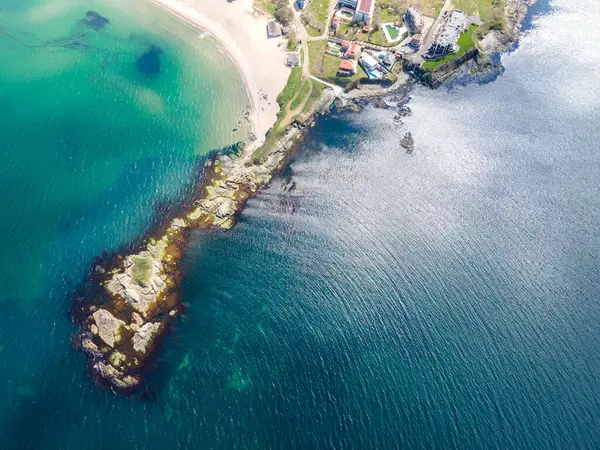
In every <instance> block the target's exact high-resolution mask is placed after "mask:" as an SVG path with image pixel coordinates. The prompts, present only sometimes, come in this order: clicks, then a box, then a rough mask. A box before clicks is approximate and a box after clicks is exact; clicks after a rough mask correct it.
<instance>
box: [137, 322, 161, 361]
mask: <svg viewBox="0 0 600 450" xmlns="http://www.w3.org/2000/svg"><path fill="white" fill-rule="evenodd" d="M160 327H161V325H160V323H159V322H148V323H146V324H144V325H142V326H141V327H140V328H139V329H138V330H137V331H136V332H135V334H134V335H133V339H132V341H133V349H134V350H135V351H136V352H138V353H142V354H146V353H148V350H149V349H150V346H151V345H152V343H153V342H154V337H155V336H156V334H157V333H158V332H159V330H160Z"/></svg>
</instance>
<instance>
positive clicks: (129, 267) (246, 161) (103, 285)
mask: <svg viewBox="0 0 600 450" xmlns="http://www.w3.org/2000/svg"><path fill="white" fill-rule="evenodd" d="M525 11H526V7H524V6H523V2H522V0H509V2H508V3H507V18H508V20H509V23H510V24H511V27H509V30H512V31H509V32H507V33H506V34H501V35H498V33H494V34H493V35H492V36H491V37H490V38H487V37H486V39H484V42H485V45H486V46H488V47H487V48H488V50H490V51H491V49H496V48H498V47H499V46H503V47H505V46H506V45H507V44H508V43H509V42H511V40H512V41H514V40H515V39H516V38H517V37H518V34H519V29H520V23H521V21H522V19H523V17H524V13H525ZM490 34H492V33H490ZM399 88H404V89H406V83H399V84H398V85H396V86H395V87H394V89H399ZM393 92H394V91H393V90H390V89H385V90H381V91H379V92H377V91H375V93H374V92H373V91H372V90H366V91H365V93H364V95H362V97H363V98H364V97H373V96H383V95H391V94H393ZM336 96H337V97H340V95H339V91H337V90H334V89H331V88H326V89H324V90H323V91H322V93H321V99H320V101H318V102H315V103H314V104H313V105H312V108H311V110H310V111H309V113H307V114H304V116H303V120H302V122H299V120H298V119H296V120H294V121H293V122H292V123H289V124H286V126H285V128H284V129H283V130H277V128H276V126H275V127H274V128H273V129H272V130H271V132H270V134H268V135H267V138H266V140H265V142H264V144H262V146H261V147H259V148H257V146H256V145H246V146H244V145H242V146H241V148H240V149H238V151H237V152H233V153H229V154H219V155H216V156H213V157H212V158H210V159H209V160H208V161H207V162H206V164H205V170H204V175H203V180H204V182H203V184H202V185H201V186H200V188H199V189H198V190H197V192H196V194H195V195H194V198H193V202H192V206H191V207H190V208H189V209H187V210H186V211H185V212H183V213H181V214H178V215H177V217H174V218H172V219H170V220H168V221H167V222H166V224H164V225H163V226H161V227H159V228H158V229H157V230H156V231H155V232H154V233H152V234H151V235H150V236H149V237H148V238H146V239H144V240H143V241H141V242H140V243H139V244H138V245H136V246H135V247H134V250H133V251H131V252H128V253H126V254H123V255H116V256H115V257H114V258H111V259H108V260H107V261H108V262H106V261H105V262H103V263H100V264H97V265H96V266H95V267H93V269H92V275H91V283H90V286H91V288H90V289H88V291H87V292H85V293H84V294H82V295H78V296H76V297H75V298H74V307H73V314H74V317H75V320H76V322H77V323H78V324H79V326H80V331H79V332H78V333H77V334H76V335H75V337H74V343H75V345H76V347H77V348H79V349H80V350H82V351H83V352H84V353H85V354H86V355H87V356H88V358H89V362H90V367H91V369H92V373H93V374H94V375H95V379H96V380H97V381H98V382H99V383H102V384H106V385H108V386H109V387H111V388H112V389H115V390H117V391H120V392H131V391H132V390H135V389H136V388H137V387H139V386H140V385H141V384H142V382H143V376H144V373H145V370H146V369H147V368H148V367H150V366H151V362H152V361H153V359H154V357H155V355H156V349H157V347H158V344H159V342H160V340H161V337H162V336H163V335H164V334H165V332H166V331H167V330H168V328H169V325H170V323H171V322H172V321H173V320H175V318H176V317H177V316H179V315H180V314H181V312H182V310H181V308H182V307H181V304H180V301H179V299H178V287H179V284H180V281H181V274H180V270H179V264H180V260H181V257H182V254H183V252H184V250H185V247H186V245H187V243H188V238H189V234H190V231H192V230H194V229H208V228H219V229H224V230H228V229H230V228H232V227H233V226H234V224H235V222H236V217H237V215H238V214H239V213H240V211H241V210H242V209H243V207H244V205H245V204H246V202H247V200H248V198H250V197H251V196H253V195H254V194H256V193H257V192H258V191H259V190H260V189H262V188H264V187H265V186H267V185H268V184H269V182H270V181H271V179H272V177H273V176H274V175H275V174H276V173H277V172H278V171H279V170H281V169H282V168H283V167H284V165H285V164H286V161H287V159H288V157H289V155H290V154H291V152H292V151H293V149H294V148H295V146H296V145H297V144H298V143H299V142H300V140H301V137H302V135H303V129H304V127H306V126H307V125H309V124H310V123H311V121H312V120H313V118H314V117H315V116H316V115H318V114H319V113H322V112H324V111H328V109H329V107H330V105H332V103H333V102H334V100H335V99H336ZM404 97H405V98H408V96H407V95H405V96H404ZM360 98H361V95H354V96H353V101H357V99H358V100H360ZM339 100H342V102H341V103H347V102H349V101H350V100H349V98H348V97H344V96H342V98H341V99H340V98H338V101H336V104H337V103H340V101H339ZM254 107H255V108H256V104H254ZM255 113H256V111H255ZM286 117H287V116H286ZM280 118H281V117H280ZM261 140H262V139H261ZM401 146H402V147H403V148H405V149H406V151H407V152H412V151H413V148H414V141H413V139H412V136H411V135H410V133H407V134H406V135H405V136H404V138H403V140H402V142H401Z"/></svg>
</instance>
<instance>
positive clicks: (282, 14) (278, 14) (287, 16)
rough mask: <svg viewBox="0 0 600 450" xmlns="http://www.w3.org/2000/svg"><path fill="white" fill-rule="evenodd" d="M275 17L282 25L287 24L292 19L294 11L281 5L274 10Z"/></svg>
mask: <svg viewBox="0 0 600 450" xmlns="http://www.w3.org/2000/svg"><path fill="white" fill-rule="evenodd" d="M275 18H276V19H277V20H278V21H279V22H281V23H282V24H283V25H289V24H290V23H291V22H292V20H294V11H292V8H290V7H289V6H283V7H281V8H278V9H277V11H275Z"/></svg>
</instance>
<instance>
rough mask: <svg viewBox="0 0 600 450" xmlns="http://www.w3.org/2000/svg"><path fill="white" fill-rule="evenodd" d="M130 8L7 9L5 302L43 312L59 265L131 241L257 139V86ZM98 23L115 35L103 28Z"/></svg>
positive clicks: (1, 39) (150, 11) (0, 138)
mask: <svg viewBox="0 0 600 450" xmlns="http://www.w3.org/2000/svg"><path fill="white" fill-rule="evenodd" d="M119 5H120V2H116V1H115V2H111V1H86V2H71V1H54V2H48V1H46V2H29V4H27V3H25V4H22V3H21V2H14V3H12V2H9V3H8V5H7V6H4V2H3V6H4V7H3V8H2V10H0V32H1V34H0V45H1V48H2V54H3V60H4V61H5V62H4V63H3V64H2V65H1V66H0V120H1V122H2V123H3V124H4V126H3V127H2V130H1V131H0V150H1V152H2V155H3V159H4V160H3V164H2V165H1V167H0V183H1V187H2V192H3V197H2V200H1V203H0V206H1V208H2V210H3V211H4V220H2V221H1V222H0V235H2V236H5V237H7V238H6V239H3V248H2V251H1V252H0V271H1V272H2V273H3V276H2V277H1V278H0V299H5V298H16V299H18V301H21V302H24V303H33V302H35V299H36V298H37V297H39V296H43V295H46V294H45V293H46V292H47V291H48V289H50V288H51V284H49V283H48V278H49V273H48V266H59V267H60V269H59V270H64V267H65V264H67V265H74V266H78V265H79V263H78V262H77V261H81V259H80V257H81V256H82V255H83V254H86V255H89V253H88V251H89V250H92V251H93V253H91V254H94V253H96V254H97V253H98V252H99V251H101V250H102V249H105V248H106V249H110V248H114V246H115V245H119V244H125V243H128V242H130V241H131V240H132V239H133V238H134V237H135V236H137V235H138V234H139V233H140V230H141V229H144V227H148V225H149V223H150V222H149V221H151V220H154V217H153V216H154V209H155V208H156V206H157V204H158V203H159V202H164V201H174V200H176V199H177V198H178V197H179V196H180V194H181V191H182V190H183V189H185V188H186V186H187V185H189V183H190V180H191V178H192V177H193V175H194V174H195V170H196V166H197V164H198V163H199V162H200V159H201V157H202V156H203V155H205V154H206V153H207V152H209V151H211V150H214V149H217V148H220V147H223V146H226V145H230V144H233V143H235V142H236V141H238V140H239V139H243V137H244V134H243V133H244V130H243V127H242V128H239V129H238V130H237V131H235V132H234V131H233V129H234V128H238V125H237V123H238V122H239V120H240V119H241V118H242V117H243V114H244V109H245V107H246V100H245V94H244V87H243V84H242V82H241V78H240V77H239V75H238V74H237V72H236V70H235V67H234V66H233V64H232V63H231V62H230V61H229V60H228V58H227V57H226V56H225V55H224V54H223V53H222V52H221V50H220V49H219V48H218V47H217V46H216V45H215V43H213V42H212V41H211V40H210V39H204V40H200V39H198V32H197V31H196V30H193V29H191V28H188V27H187V26H185V25H182V24H180V23H179V22H178V21H176V20H175V19H173V18H171V17H169V16H168V15H167V14H165V13H164V12H163V11H161V10H158V9H157V8H155V7H153V6H150V5H148V4H147V3H146V2H143V1H139V2H137V1H135V2H129V3H128V5H127V7H125V6H119ZM88 11H97V12H98V13H101V14H103V15H104V16H106V18H107V19H108V20H109V23H107V24H104V26H103V27H102V28H101V29H94V28H91V25H90V24H89V23H83V21H84V20H89V19H87V18H86V15H85V13H86V12H88ZM99 26H101V25H99ZM139 67H142V68H145V71H140V70H139ZM49 243H50V244H51V245H50V246H51V247H53V248H49V245H48V244H49ZM65 246H71V247H72V248H71V250H72V251H71V252H65ZM82 246H84V247H90V246H93V247H95V249H91V248H86V249H85V250H87V251H85V250H84V253H83V254H82V253H80V254H77V253H78V252H81V251H82ZM54 249H56V250H55V252H53V250H54ZM94 250H95V251H94ZM70 256H72V257H73V259H71V260H70V261H68V262H67V261H57V258H66V257H70ZM88 258H89V256H88ZM71 275H72V276H73V277H74V278H76V277H79V276H80V275H81V272H80V271H78V272H76V273H72V274H71Z"/></svg>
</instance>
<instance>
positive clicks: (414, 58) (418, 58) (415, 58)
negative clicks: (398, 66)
mask: <svg viewBox="0 0 600 450" xmlns="http://www.w3.org/2000/svg"><path fill="white" fill-rule="evenodd" d="M452 9H454V7H453V6H452V0H446V1H445V2H444V6H442V10H441V11H440V14H439V15H438V16H437V19H435V22H433V25H431V27H430V28H429V31H428V32H427V36H425V39H423V44H422V45H421V48H420V49H419V50H418V51H417V52H415V53H413V54H412V55H407V56H406V58H407V59H408V60H410V61H411V62H413V63H415V64H421V63H422V62H423V61H424V59H423V55H424V54H425V53H427V50H429V47H430V46H431V44H432V42H433V41H434V39H435V36H436V34H437V30H438V28H439V27H440V24H441V23H442V20H444V13H446V12H449V11H452Z"/></svg>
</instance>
